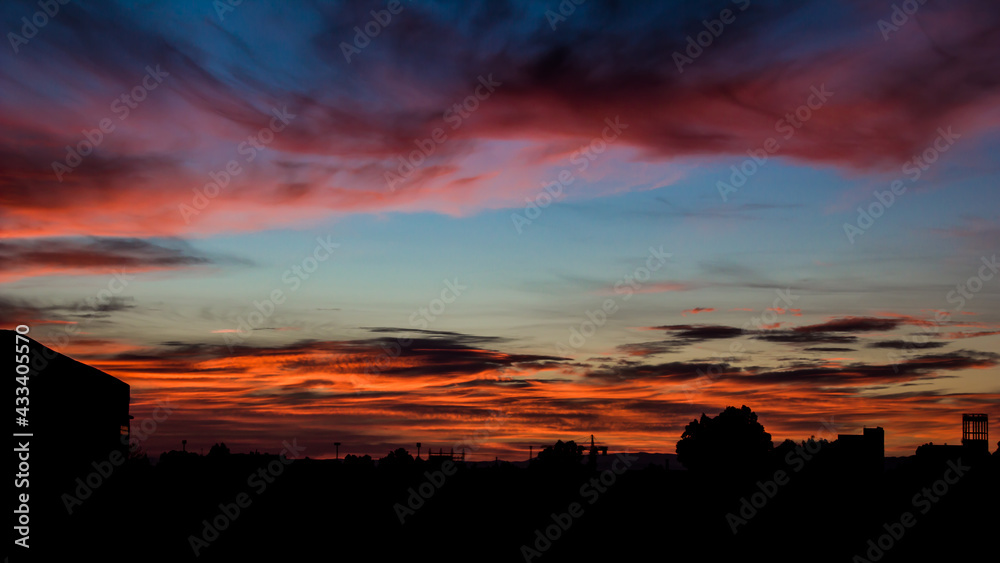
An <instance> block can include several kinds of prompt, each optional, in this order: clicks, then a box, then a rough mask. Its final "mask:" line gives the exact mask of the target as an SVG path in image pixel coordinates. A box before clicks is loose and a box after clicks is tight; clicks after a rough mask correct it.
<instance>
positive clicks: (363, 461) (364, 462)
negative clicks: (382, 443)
mask: <svg viewBox="0 0 1000 563" xmlns="http://www.w3.org/2000/svg"><path fill="white" fill-rule="evenodd" d="M344 465H350V466H357V467H374V465H375V462H374V461H373V460H372V456H370V455H368V454H365V455H363V456H361V457H358V456H356V455H354V454H347V456H345V457H344Z"/></svg>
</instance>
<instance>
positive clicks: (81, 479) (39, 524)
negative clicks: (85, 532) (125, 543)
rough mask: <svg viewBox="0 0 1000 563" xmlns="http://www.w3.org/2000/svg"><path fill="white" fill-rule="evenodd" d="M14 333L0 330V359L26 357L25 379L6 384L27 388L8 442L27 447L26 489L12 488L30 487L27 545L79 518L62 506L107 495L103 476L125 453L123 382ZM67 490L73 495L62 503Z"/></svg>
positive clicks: (116, 469)
mask: <svg viewBox="0 0 1000 563" xmlns="http://www.w3.org/2000/svg"><path fill="white" fill-rule="evenodd" d="M18 336H19V335H18V334H17V333H15V332H14V331H10V330H2V331H0V341H2V342H3V343H4V349H5V350H8V352H6V356H5V361H4V362H3V365H4V366H16V365H25V363H24V362H20V361H18V360H23V359H25V357H26V359H27V365H29V366H30V370H29V371H28V374H27V379H26V380H25V379H20V380H16V379H15V383H14V386H15V388H19V387H23V386H25V384H26V387H27V388H28V392H27V394H25V393H21V392H17V395H18V396H26V397H28V398H29V399H30V402H29V403H28V404H27V406H28V408H27V409H25V410H24V411H21V412H19V413H18V414H17V416H16V418H15V427H14V432H15V433H17V434H24V436H15V438H14V441H15V447H18V448H19V447H21V446H26V449H28V450H30V455H28V456H27V463H29V464H30V470H29V471H28V473H30V490H28V491H26V490H24V489H18V490H17V492H21V493H24V492H30V499H31V521H32V523H33V524H35V526H34V527H32V529H31V531H32V533H31V539H32V542H33V544H34V545H48V546H53V545H57V542H59V541H62V537H63V535H64V534H65V533H66V532H67V531H68V530H71V529H73V528H74V527H78V526H79V524H80V521H81V520H80V519H79V518H77V519H76V520H71V518H75V517H74V516H71V515H70V509H72V510H74V511H75V512H74V513H79V512H80V511H81V510H84V509H83V508H80V507H81V506H82V503H83V502H84V501H86V502H88V503H89V502H91V501H89V500H87V499H89V498H91V497H97V496H101V495H103V496H107V495H108V494H110V493H108V492H107V490H108V487H109V485H107V484H106V483H107V482H109V481H112V480H115V479H116V478H117V476H118V475H119V474H120V473H121V472H122V470H121V469H120V468H121V467H122V466H124V465H125V463H126V461H127V459H128V455H129V451H128V439H129V433H130V432H129V419H130V417H129V397H130V393H129V386H128V384H127V383H125V382H123V381H121V380H119V379H116V378H114V377H112V376H110V375H108V374H106V373H104V372H103V371H101V370H99V369H97V368H94V367H91V366H88V365H85V364H82V363H80V362H78V361H76V360H74V359H72V358H69V357H67V356H64V355H62V354H60V353H58V352H56V351H54V350H52V349H50V348H48V347H46V346H43V345H42V344H39V343H38V342H37V341H35V340H34V339H28V340H27V341H26V340H25V338H26V337H21V338H18ZM15 346H16V347H17V349H16V352H14V353H12V350H14V349H15ZM6 369H11V370H12V371H13V367H9V368H6ZM18 377H23V376H21V375H19V376H18ZM26 453H27V452H26ZM70 495H75V497H74V498H75V500H73V501H71V502H67V500H66V499H67V498H69V496H70ZM83 497H87V499H84V498H83ZM36 518H37V519H36Z"/></svg>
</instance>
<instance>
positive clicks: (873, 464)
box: [834, 426, 885, 473]
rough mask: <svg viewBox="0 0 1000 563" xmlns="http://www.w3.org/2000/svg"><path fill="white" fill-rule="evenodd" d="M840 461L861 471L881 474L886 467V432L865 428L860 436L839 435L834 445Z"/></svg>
mask: <svg viewBox="0 0 1000 563" xmlns="http://www.w3.org/2000/svg"><path fill="white" fill-rule="evenodd" d="M834 450H835V451H836V452H837V453H838V456H839V457H840V461H841V462H842V463H843V464H845V465H847V466H853V467H856V468H857V469H858V470H860V471H864V472H870V473H881V472H882V469H883V467H884V466H885V430H883V429H882V427H881V426H876V427H875V428H868V427H865V428H864V429H863V430H862V433H861V434H860V435H859V434H838V435H837V441H836V442H835V444H834Z"/></svg>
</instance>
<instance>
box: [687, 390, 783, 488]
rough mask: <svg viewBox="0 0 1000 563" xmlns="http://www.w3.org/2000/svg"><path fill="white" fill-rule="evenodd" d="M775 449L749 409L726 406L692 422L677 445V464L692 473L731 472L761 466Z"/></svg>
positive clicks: (746, 407) (769, 437) (769, 436)
mask: <svg viewBox="0 0 1000 563" xmlns="http://www.w3.org/2000/svg"><path fill="white" fill-rule="evenodd" d="M773 449H774V444H773V443H772V442H771V435H770V434H768V433H767V432H765V431H764V426H763V425H761V424H760V423H759V422H757V414H756V413H754V412H753V411H751V410H750V407H748V406H746V405H743V407H742V408H736V407H726V410H724V411H722V412H721V413H719V415H718V416H715V417H713V418H708V417H707V416H705V414H704V413H702V415H701V420H700V421H699V420H692V421H691V423H690V424H688V425H687V426H686V427H685V428H684V433H683V434H681V439H680V441H679V442H677V461H679V462H680V463H681V464H683V465H684V467H687V468H688V469H689V470H692V471H704V472H710V473H717V472H723V473H733V472H739V471H748V470H753V469H756V468H759V467H762V466H763V465H764V464H765V463H766V462H767V458H768V454H769V453H770V452H771V451H772V450H773Z"/></svg>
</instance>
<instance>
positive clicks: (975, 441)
mask: <svg viewBox="0 0 1000 563" xmlns="http://www.w3.org/2000/svg"><path fill="white" fill-rule="evenodd" d="M916 455H917V458H918V459H920V460H921V461H924V462H927V461H930V462H944V461H947V460H955V459H958V458H962V459H964V460H966V461H973V460H978V459H980V458H983V457H986V456H989V455H990V446H989V417H988V416H987V415H985V414H963V415H962V444H961V445H948V444H933V443H930V444H924V445H922V446H920V447H918V448H917V451H916Z"/></svg>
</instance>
